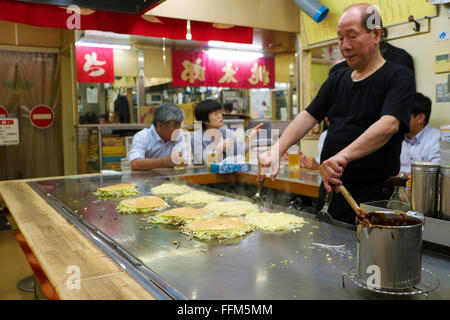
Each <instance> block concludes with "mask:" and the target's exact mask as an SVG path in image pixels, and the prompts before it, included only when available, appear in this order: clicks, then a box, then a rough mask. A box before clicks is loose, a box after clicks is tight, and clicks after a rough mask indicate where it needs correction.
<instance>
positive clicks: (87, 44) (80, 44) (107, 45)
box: [75, 41, 131, 50]
mask: <svg viewBox="0 0 450 320" xmlns="http://www.w3.org/2000/svg"><path fill="white" fill-rule="evenodd" d="M75 45H76V46H78V47H96V48H111V49H120V50H130V49H131V46H129V45H123V44H112V43H96V42H80V41H77V42H76V43H75Z"/></svg>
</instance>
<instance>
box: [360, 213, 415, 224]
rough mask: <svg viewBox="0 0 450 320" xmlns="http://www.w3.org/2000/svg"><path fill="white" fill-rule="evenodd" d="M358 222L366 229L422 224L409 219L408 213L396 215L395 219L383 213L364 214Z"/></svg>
mask: <svg viewBox="0 0 450 320" xmlns="http://www.w3.org/2000/svg"><path fill="white" fill-rule="evenodd" d="M356 220H357V221H358V223H360V224H362V225H363V226H364V227H406V226H413V225H417V224H420V223H421V222H420V221H418V220H417V219H413V218H411V217H409V216H408V215H407V214H406V213H396V214H395V217H392V215H390V216H389V217H388V216H386V215H385V214H384V213H383V212H363V211H360V214H359V215H358V216H357V218H356Z"/></svg>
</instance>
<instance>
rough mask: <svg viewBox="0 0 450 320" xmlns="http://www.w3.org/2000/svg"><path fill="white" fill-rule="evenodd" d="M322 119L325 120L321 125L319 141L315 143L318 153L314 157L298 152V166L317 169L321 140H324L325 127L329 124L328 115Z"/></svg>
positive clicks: (325, 134)
mask: <svg viewBox="0 0 450 320" xmlns="http://www.w3.org/2000/svg"><path fill="white" fill-rule="evenodd" d="M324 121H325V123H324V127H323V132H322V133H321V134H320V136H319V141H318V144H317V147H318V149H319V154H318V155H317V157H315V158H314V157H307V156H306V155H304V154H303V153H301V152H300V159H299V162H300V168H305V169H311V170H319V167H320V154H321V153H322V149H323V142H324V141H325V138H326V136H327V129H328V127H329V126H330V120H328V117H325V119H324Z"/></svg>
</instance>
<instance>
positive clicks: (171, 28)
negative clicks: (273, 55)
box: [0, 0, 253, 43]
mask: <svg viewBox="0 0 450 320" xmlns="http://www.w3.org/2000/svg"><path fill="white" fill-rule="evenodd" d="M0 20H5V21H10V22H16V23H23V24H28V25H33V26H39V27H48V28H60V29H80V30H99V31H108V32H115V33H121V34H133V35H141V36H146V37H155V38H163V37H165V38H168V39H173V40H186V31H187V29H186V20H183V19H174V18H166V17H156V16H152V15H145V14H143V15H140V14H130V13H118V12H109V11H101V10H88V11H87V12H86V13H81V14H80V15H76V13H75V12H73V11H70V10H67V9H66V8H64V7H60V6H56V5H47V4H39V3H28V2H22V1H12V0H0ZM191 34H192V40H195V41H209V40H216V41H228V42H238V43H252V41H253V28H249V27H240V26H232V27H230V28H227V29H223V28H221V27H220V25H219V26H218V25H216V24H213V23H208V22H198V21H191Z"/></svg>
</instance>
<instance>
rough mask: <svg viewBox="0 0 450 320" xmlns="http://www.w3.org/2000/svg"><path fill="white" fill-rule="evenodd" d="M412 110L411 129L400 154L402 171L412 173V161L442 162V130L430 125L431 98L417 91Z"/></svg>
mask: <svg viewBox="0 0 450 320" xmlns="http://www.w3.org/2000/svg"><path fill="white" fill-rule="evenodd" d="M414 98H415V102H414V107H413V109H412V110H411V121H410V131H409V132H408V133H407V134H406V135H405V139H404V140H403V143H402V152H401V154H400V172H403V173H411V163H413V162H417V161H423V162H435V163H440V162H441V158H440V153H439V138H440V132H439V130H438V129H435V128H433V127H431V126H429V125H428V121H429V120H430V114H431V100H430V99H429V98H428V97H426V96H424V95H423V94H421V93H419V92H417V93H416V94H415V96H414Z"/></svg>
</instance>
